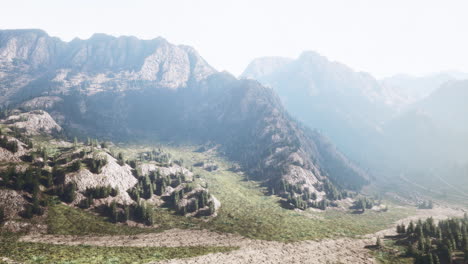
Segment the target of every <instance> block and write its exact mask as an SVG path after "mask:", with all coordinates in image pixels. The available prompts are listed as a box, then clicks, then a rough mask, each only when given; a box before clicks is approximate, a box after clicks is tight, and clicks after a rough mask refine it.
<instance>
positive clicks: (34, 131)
mask: <svg viewBox="0 0 468 264" xmlns="http://www.w3.org/2000/svg"><path fill="white" fill-rule="evenodd" d="M3 122H4V123H8V124H13V126H15V127H17V128H19V129H22V130H24V131H25V133H26V135H40V134H46V135H51V134H54V133H57V132H60V131H62V128H61V127H60V126H59V125H58V124H57V123H56V122H55V120H54V119H53V118H52V117H51V116H50V115H49V113H47V112H45V111H42V110H35V111H31V112H26V113H18V114H13V115H10V116H8V118H7V119H6V120H5V121H3Z"/></svg>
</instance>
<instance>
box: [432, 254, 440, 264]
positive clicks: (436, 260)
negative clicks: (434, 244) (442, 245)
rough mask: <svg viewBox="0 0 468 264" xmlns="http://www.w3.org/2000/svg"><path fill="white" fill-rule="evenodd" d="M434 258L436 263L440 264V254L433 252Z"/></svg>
mask: <svg viewBox="0 0 468 264" xmlns="http://www.w3.org/2000/svg"><path fill="white" fill-rule="evenodd" d="M432 258H433V259H434V264H440V260H439V256H437V254H432Z"/></svg>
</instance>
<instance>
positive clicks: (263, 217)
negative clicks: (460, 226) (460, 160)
mask: <svg viewBox="0 0 468 264" xmlns="http://www.w3.org/2000/svg"><path fill="white" fill-rule="evenodd" d="M141 150H142V149H140V151H141ZM146 150H149V149H146ZM165 150H166V151H168V152H170V153H172V154H173V156H174V157H176V158H179V157H182V158H183V159H184V161H185V166H186V167H190V166H191V165H192V164H194V163H196V162H198V161H202V160H205V159H207V158H209V159H211V160H214V161H215V162H216V163H217V164H218V165H219V166H220V169H219V170H218V171H215V172H207V171H205V170H202V169H200V168H196V167H194V173H196V174H200V175H201V177H202V178H204V179H205V180H206V181H207V182H208V184H209V190H210V192H211V193H212V194H213V195H214V196H215V197H216V198H217V199H219V200H220V201H221V204H222V206H221V209H220V211H219V215H218V217H216V218H214V219H212V220H210V221H200V220H196V219H187V218H186V217H182V216H177V215H173V214H172V213H170V212H168V211H165V210H159V211H158V212H157V213H156V224H158V225H160V226H161V227H162V228H171V227H182V228H206V229H209V230H213V231H221V232H229V233H237V234H240V235H243V236H246V237H249V238H255V239H264V240H277V241H287V242H289V241H298V240H308V239H322V238H330V237H337V236H357V235H362V234H367V233H373V232H375V231H378V230H381V229H384V228H386V227H387V226H388V225H389V224H391V223H393V222H394V221H396V220H398V219H400V218H402V217H403V216H405V215H408V214H409V213H410V212H411V210H409V209H402V208H393V207H390V210H389V212H386V213H377V212H366V213H365V214H362V215H358V214H351V213H348V212H342V211H337V210H327V211H326V212H312V211H307V212H296V211H291V210H287V209H283V208H281V207H280V206H279V204H278V201H279V198H278V197H276V196H265V195H264V194H263V190H262V188H261V187H260V186H259V185H258V183H256V182H254V181H246V180H245V177H244V176H242V175H239V174H236V173H233V172H230V171H228V168H230V167H231V164H230V163H229V162H227V161H225V160H223V159H221V158H219V157H216V156H209V155H207V154H206V153H197V152H194V151H193V148H165ZM125 151H126V156H127V157H132V156H133V155H134V154H135V153H136V152H137V151H136V150H135V148H130V149H126V150H125Z"/></svg>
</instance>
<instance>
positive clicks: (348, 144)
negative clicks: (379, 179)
mask: <svg viewBox="0 0 468 264" xmlns="http://www.w3.org/2000/svg"><path fill="white" fill-rule="evenodd" d="M241 77H242V78H248V79H256V80H258V81H260V82H261V83H262V84H264V85H267V86H269V87H272V89H274V90H275V91H276V92H277V93H278V94H279V96H280V98H281V99H282V100H283V102H284V104H285V107H286V109H287V110H289V111H290V112H291V113H292V115H293V116H295V117H297V118H298V119H299V120H301V121H303V122H304V123H305V124H307V125H308V126H311V127H314V128H317V129H319V130H320V131H322V132H323V133H324V134H325V135H327V136H329V137H330V138H331V139H332V140H333V141H334V142H335V143H336V144H337V146H338V147H339V148H340V149H341V150H343V151H344V153H345V154H347V155H349V156H350V157H351V158H352V159H353V160H356V161H359V163H360V164H361V165H363V166H365V167H368V168H371V169H372V171H373V174H374V175H377V176H378V175H380V176H386V177H389V178H398V175H400V174H402V173H403V174H409V175H425V176H426V177H425V178H426V179H429V178H430V177H431V176H428V175H432V174H433V173H429V172H431V171H432V172H433V171H434V170H435V169H436V168H437V170H438V173H437V174H438V176H442V177H449V175H450V174H452V173H451V172H449V171H448V167H450V166H452V165H453V163H454V162H457V163H459V164H466V163H467V162H468V159H467V158H466V154H468V153H467V151H466V150H465V148H464V147H463V146H466V142H467V138H468V137H467V136H466V135H467V132H468V130H467V127H466V124H467V122H466V121H467V119H466V114H467V113H468V111H467V110H468V109H467V106H466V104H465V103H463V102H464V101H465V100H466V98H468V97H467V94H466V93H467V92H468V83H467V82H466V81H462V79H464V78H468V75H466V74H463V73H457V72H445V73H440V74H435V75H431V76H425V77H410V76H404V75H397V76H394V77H391V78H386V79H384V80H377V79H375V78H373V77H372V76H371V75H369V74H367V73H362V72H355V71H353V70H352V69H350V68H349V67H347V66H345V65H342V64H340V63H337V62H331V61H328V60H327V59H326V58H325V57H323V56H321V55H319V54H317V53H315V52H304V53H303V54H301V55H300V56H299V57H298V58H297V59H288V58H275V57H266V58H259V59H256V60H254V61H252V63H251V64H250V65H249V66H248V67H247V68H246V70H245V71H244V73H243V74H242V76H241ZM449 164H450V165H449ZM442 168H445V171H444V169H442ZM440 171H442V172H440ZM395 175H397V176H395ZM466 176H467V175H464V176H463V177H460V178H465V177H466ZM422 178H424V177H422ZM451 178H452V179H453V177H451ZM420 179H421V177H420ZM460 180H461V179H460Z"/></svg>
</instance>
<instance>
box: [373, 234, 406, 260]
mask: <svg viewBox="0 0 468 264" xmlns="http://www.w3.org/2000/svg"><path fill="white" fill-rule="evenodd" d="M384 245H385V247H384V248H382V249H378V250H377V249H376V250H373V251H372V254H373V255H374V257H375V259H376V260H377V263H379V264H413V263H414V259H413V258H408V257H404V256H403V255H402V254H401V253H402V252H405V249H404V247H402V246H398V245H396V244H395V241H394V240H384Z"/></svg>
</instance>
